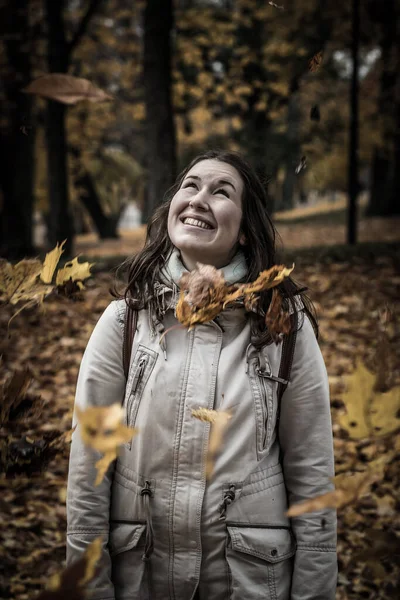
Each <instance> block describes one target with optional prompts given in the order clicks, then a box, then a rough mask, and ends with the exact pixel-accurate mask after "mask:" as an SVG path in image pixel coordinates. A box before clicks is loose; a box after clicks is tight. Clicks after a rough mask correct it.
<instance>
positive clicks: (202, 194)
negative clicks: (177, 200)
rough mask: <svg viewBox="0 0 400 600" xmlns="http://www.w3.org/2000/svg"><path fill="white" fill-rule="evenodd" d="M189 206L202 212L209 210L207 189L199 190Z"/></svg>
mask: <svg viewBox="0 0 400 600" xmlns="http://www.w3.org/2000/svg"><path fill="white" fill-rule="evenodd" d="M189 206H193V207H196V208H199V209H200V210H208V209H209V206H208V193H207V190H206V189H204V188H203V189H202V190H199V191H198V192H197V194H196V195H194V196H193V197H192V198H191V199H190V202H189Z"/></svg>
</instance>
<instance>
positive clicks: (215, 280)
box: [180, 263, 226, 308]
mask: <svg viewBox="0 0 400 600" xmlns="http://www.w3.org/2000/svg"><path fill="white" fill-rule="evenodd" d="M180 286H181V288H182V289H184V290H187V292H188V293H187V295H186V302H188V303H189V304H192V305H194V306H196V307H198V308H202V307H204V306H206V305H207V304H208V303H209V300H210V294H211V293H213V294H214V295H215V296H216V297H219V296H223V295H224V293H225V287H226V284H225V279H224V276H223V274H222V271H220V270H217V269H216V268H215V267H212V266H211V265H203V264H201V263H197V266H196V269H193V270H192V271H190V273H185V274H184V275H182V277H181V281H180Z"/></svg>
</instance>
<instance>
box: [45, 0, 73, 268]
mask: <svg viewBox="0 0 400 600" xmlns="http://www.w3.org/2000/svg"><path fill="white" fill-rule="evenodd" d="M63 8H64V1H63V0H58V1H57V2H54V0H46V11H47V26H48V45H47V51H48V66H49V72H50V73H66V72H67V69H68V58H69V57H68V44H67V41H66V38H65V31H64V20H63ZM65 116H66V107H65V106H64V105H63V104H60V103H58V102H55V101H52V100H49V101H48V103H47V118H46V138H47V169H48V177H49V203H50V214H49V220H48V221H49V231H48V241H49V244H50V245H51V246H55V244H56V243H57V242H62V241H63V240H65V239H66V240H67V242H66V245H65V251H66V254H67V255H69V256H71V255H72V253H73V236H74V230H73V221H72V214H71V211H70V206H69V187H68V170H67V141H66V131H65Z"/></svg>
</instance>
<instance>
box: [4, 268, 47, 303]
mask: <svg viewBox="0 0 400 600" xmlns="http://www.w3.org/2000/svg"><path fill="white" fill-rule="evenodd" d="M41 269H42V263H41V262H40V260H37V259H32V260H29V259H24V260H21V261H20V262H19V263H17V264H16V265H14V266H12V265H11V264H10V263H8V262H7V261H6V260H2V261H0V298H1V299H2V300H4V301H6V302H10V303H11V304H16V303H17V302H19V301H20V300H21V299H23V298H24V297H25V298H26V295H27V294H28V293H29V290H30V289H31V288H32V287H33V286H34V284H35V281H36V278H37V276H38V275H39V273H40V271H41Z"/></svg>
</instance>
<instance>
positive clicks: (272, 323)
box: [265, 288, 291, 341]
mask: <svg viewBox="0 0 400 600" xmlns="http://www.w3.org/2000/svg"><path fill="white" fill-rule="evenodd" d="M265 324H266V325H267V327H268V331H269V332H270V334H271V336H272V339H273V340H274V341H278V339H279V335H280V334H281V333H283V334H288V333H289V332H290V327H291V322H290V315H289V313H288V312H287V311H286V310H284V309H283V306H282V294H281V293H280V291H279V290H278V288H274V289H273V290H272V299H271V303H270V305H269V307H268V311H267V314H266V316H265Z"/></svg>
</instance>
